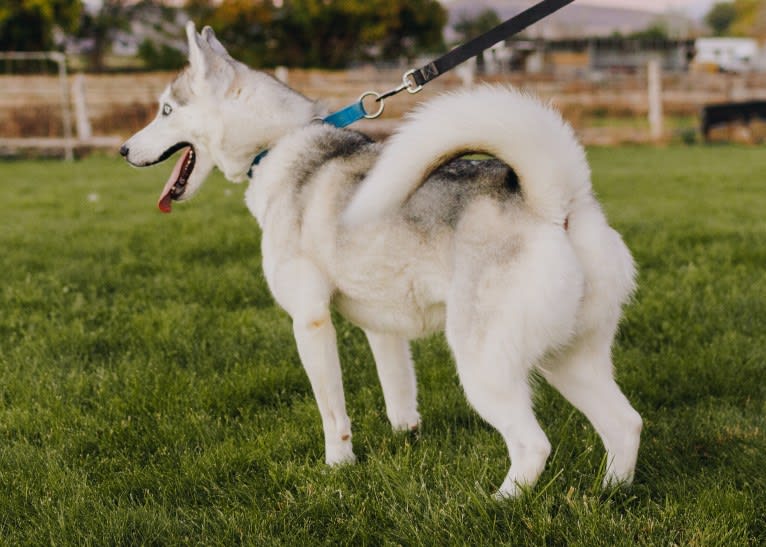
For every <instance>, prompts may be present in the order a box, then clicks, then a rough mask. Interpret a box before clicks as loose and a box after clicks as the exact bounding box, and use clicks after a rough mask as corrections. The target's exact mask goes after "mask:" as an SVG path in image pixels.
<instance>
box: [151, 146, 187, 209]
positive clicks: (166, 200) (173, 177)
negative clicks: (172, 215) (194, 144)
mask: <svg viewBox="0 0 766 547" xmlns="http://www.w3.org/2000/svg"><path fill="white" fill-rule="evenodd" d="M189 152H191V147H189V148H186V149H185V150H184V153H183V154H181V157H180V158H178V161H177V162H176V165H175V167H173V172H172V173H170V178H169V179H168V181H167V182H166V183H165V188H163V189H162V194H160V200H159V201H158V202H157V207H159V208H160V211H162V212H163V213H169V212H170V207H171V203H172V202H173V198H172V197H171V195H170V194H171V190H173V185H174V184H175V183H176V181H177V180H178V177H179V176H180V175H181V169H182V168H183V165H184V162H185V161H186V157H187V156H188V155H189Z"/></svg>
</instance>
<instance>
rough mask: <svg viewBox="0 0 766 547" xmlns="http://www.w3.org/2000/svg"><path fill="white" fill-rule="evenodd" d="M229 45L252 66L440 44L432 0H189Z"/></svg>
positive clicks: (329, 64) (325, 63)
mask: <svg viewBox="0 0 766 547" xmlns="http://www.w3.org/2000/svg"><path fill="white" fill-rule="evenodd" d="M188 8H189V9H190V10H191V12H192V13H195V14H199V15H200V16H201V18H200V19H201V20H202V21H203V22H204V23H206V24H209V25H211V26H212V27H213V28H214V29H215V31H216V33H217V34H218V35H219V37H220V38H221V40H222V41H223V42H224V43H225V44H226V45H227V47H228V48H229V49H230V51H231V53H232V54H233V55H234V56H235V57H237V58H240V59H242V60H243V61H245V62H248V63H250V64H253V65H256V66H261V67H263V66H275V65H287V66H303V67H325V68H342V67H345V66H348V65H349V64H350V63H353V62H355V61H360V60H366V59H373V58H381V57H383V58H397V57H401V56H406V57H411V56H413V55H415V54H417V53H418V52H420V51H424V50H433V49H436V48H440V47H441V46H443V42H442V38H441V30H442V28H443V26H444V24H445V23H446V20H447V16H446V12H445V10H444V8H443V7H442V6H441V4H439V2H438V1H437V0H283V1H282V2H275V1H268V0H259V1H252V0H223V1H222V2H220V4H216V3H215V2H213V1H212V0H191V1H190V2H189V4H188Z"/></svg>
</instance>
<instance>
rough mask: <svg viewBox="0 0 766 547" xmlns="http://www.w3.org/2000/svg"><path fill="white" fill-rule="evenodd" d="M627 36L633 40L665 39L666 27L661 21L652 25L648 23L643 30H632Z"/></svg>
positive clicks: (666, 34)
mask: <svg viewBox="0 0 766 547" xmlns="http://www.w3.org/2000/svg"><path fill="white" fill-rule="evenodd" d="M628 38H632V39H634V40H647V41H652V40H667V39H668V29H667V27H666V26H665V25H664V24H663V23H661V22H658V23H654V24H652V25H649V26H648V27H646V28H645V29H644V30H639V31H637V32H633V33H631V34H629V35H628Z"/></svg>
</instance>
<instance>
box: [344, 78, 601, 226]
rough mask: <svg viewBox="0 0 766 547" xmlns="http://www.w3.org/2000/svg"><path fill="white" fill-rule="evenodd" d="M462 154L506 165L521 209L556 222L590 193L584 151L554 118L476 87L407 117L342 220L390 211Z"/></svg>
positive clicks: (517, 97) (507, 93)
mask: <svg viewBox="0 0 766 547" xmlns="http://www.w3.org/2000/svg"><path fill="white" fill-rule="evenodd" d="M413 151H417V153H413ZM466 152H486V153H488V154H491V155H493V156H495V157H497V158H499V159H501V160H503V161H504V162H505V163H507V164H508V165H512V166H513V168H514V170H515V171H516V173H517V174H518V176H519V182H520V184H521V187H522V192H523V194H524V201H525V202H526V203H527V206H528V207H529V209H530V210H531V211H533V212H535V213H536V214H538V215H539V216H540V217H541V218H543V219H546V220H550V221H551V222H554V223H557V224H563V222H564V219H565V218H566V216H567V214H568V212H569V210H570V209H571V206H572V203H573V202H574V201H575V200H577V199H582V198H583V197H586V196H587V195H588V194H589V192H590V170H589V169H588V164H587V162H586V160H585V154H584V153H583V150H582V148H581V147H580V146H579V144H578V143H577V141H576V139H575V136H574V133H573V132H572V129H571V127H570V126H569V125H568V124H566V123H565V122H564V121H563V120H562V119H561V116H560V115H559V114H558V113H557V112H555V111H553V110H552V109H550V108H546V107H544V106H542V105H541V104H540V103H539V101H537V100H536V99H533V98H532V97H530V96H527V95H525V94H523V93H520V92H518V91H515V90H513V89H509V88H504V87H490V86H484V87H480V88H477V89H473V90H471V91H461V92H457V93H450V94H445V95H442V96H440V97H437V98H436V99H433V100H431V101H429V102H428V103H425V104H424V105H421V106H420V108H419V109H418V110H416V111H415V112H414V113H413V114H411V115H410V116H408V120H407V123H405V124H403V125H402V126H401V127H400V128H399V130H398V131H397V133H396V134H395V135H394V136H393V137H392V138H391V139H390V140H389V142H388V143H387V146H386V148H385V150H384V151H383V154H382V155H381V158H380V161H378V162H377V164H376V166H375V167H374V168H373V169H372V170H371V171H370V173H369V175H368V176H367V178H366V179H365V181H364V184H363V185H362V188H361V189H360V190H359V192H357V194H356V196H355V197H354V200H353V201H352V202H351V205H350V206H349V208H348V209H347V210H346V212H345V214H344V220H345V221H346V223H348V224H349V225H353V226H358V225H359V224H361V223H363V222H366V221H370V220H374V219H376V218H378V217H380V216H381V215H383V214H385V213H386V212H390V211H393V210H395V209H397V208H398V207H399V206H401V204H402V203H403V202H404V200H405V199H407V197H408V196H409V195H410V194H411V193H412V192H413V191H414V190H415V189H416V188H417V187H418V186H419V185H420V183H421V182H422V181H423V179H424V178H425V177H426V176H427V175H428V172H429V170H431V169H433V168H434V167H436V166H438V164H440V163H442V161H444V160H448V159H452V158H454V157H456V156H458V155H462V154H465V153H466Z"/></svg>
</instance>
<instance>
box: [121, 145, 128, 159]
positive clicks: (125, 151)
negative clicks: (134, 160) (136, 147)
mask: <svg viewBox="0 0 766 547" xmlns="http://www.w3.org/2000/svg"><path fill="white" fill-rule="evenodd" d="M128 152H130V149H129V148H128V147H127V146H126V145H124V144H123V145H122V146H120V156H122V157H123V158H125V157H127V156H128Z"/></svg>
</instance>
